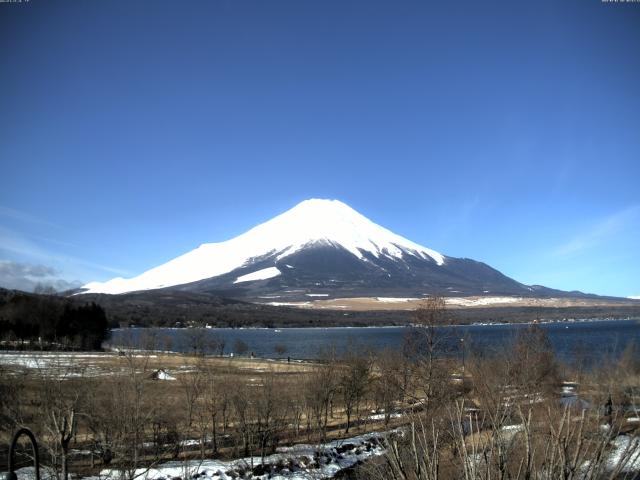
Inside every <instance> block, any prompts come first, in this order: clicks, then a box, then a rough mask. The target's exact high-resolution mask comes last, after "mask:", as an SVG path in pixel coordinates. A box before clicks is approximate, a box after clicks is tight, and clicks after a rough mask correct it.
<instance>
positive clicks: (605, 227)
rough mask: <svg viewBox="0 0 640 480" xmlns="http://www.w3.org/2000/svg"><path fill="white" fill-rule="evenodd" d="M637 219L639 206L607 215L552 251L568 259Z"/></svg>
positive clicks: (605, 239) (638, 217) (617, 232)
mask: <svg viewBox="0 0 640 480" xmlns="http://www.w3.org/2000/svg"><path fill="white" fill-rule="evenodd" d="M639 219H640V205H634V206H632V207H629V208H625V209H624V210H621V211H619V212H616V213H614V214H612V215H609V216H608V217H606V218H604V219H603V220H601V221H600V222H598V223H596V224H595V225H593V226H592V227H591V228H590V229H589V230H587V231H585V232H582V233H580V234H579V235H576V236H575V237H574V238H572V239H571V240H569V241H568V242H566V243H564V244H562V245H560V246H558V247H557V248H556V249H555V250H554V253H555V255H556V256H560V257H570V256H574V255H578V254H580V253H582V252H584V251H586V250H590V249H593V248H596V247H598V246H600V245H602V244H603V243H605V242H606V241H607V240H608V239H610V238H611V237H612V236H614V235H616V234H619V233H620V232H621V231H623V230H624V229H626V228H627V227H629V226H630V225H632V224H633V223H634V222H636V221H638V220H639Z"/></svg>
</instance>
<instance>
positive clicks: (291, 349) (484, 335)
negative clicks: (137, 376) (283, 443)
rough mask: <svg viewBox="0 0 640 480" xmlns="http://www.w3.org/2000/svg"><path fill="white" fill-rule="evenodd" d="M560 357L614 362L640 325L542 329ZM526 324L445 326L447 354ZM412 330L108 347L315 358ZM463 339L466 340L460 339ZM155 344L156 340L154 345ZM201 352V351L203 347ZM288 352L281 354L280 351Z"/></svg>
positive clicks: (392, 342) (260, 333)
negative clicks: (242, 347) (238, 350)
mask: <svg viewBox="0 0 640 480" xmlns="http://www.w3.org/2000/svg"><path fill="white" fill-rule="evenodd" d="M540 326H541V328H543V329H544V330H545V331H546V332H547V334H548V337H549V340H550V341H551V344H552V345H553V348H554V349H555V351H556V353H557V354H558V356H559V357H560V358H561V359H562V360H565V361H572V360H576V359H580V361H587V362H589V363H592V362H597V361H600V360H602V359H605V358H616V357H618V356H619V355H620V353H621V352H622V351H623V350H624V349H625V348H626V347H627V345H629V344H630V343H632V342H633V343H635V344H636V345H638V346H639V347H640V321H638V320H597V321H582V322H579V321H576V322H563V323H546V324H545V323H543V324H540ZM526 328H528V325H527V324H503V325H466V326H450V327H442V328H441V333H442V334H443V337H444V339H445V340H444V342H445V344H446V350H448V351H449V352H450V354H452V355H461V354H462V350H463V349H462V347H463V348H464V350H465V352H469V351H471V350H472V349H475V350H480V351H483V352H486V353H491V352H495V351H500V350H501V349H503V348H505V347H507V346H508V345H509V344H510V342H512V341H513V340H514V338H515V337H516V336H517V334H518V332H520V331H521V330H522V329H526ZM410 331H411V328H409V327H353V328H348V327H337V328H281V329H230V328H211V329H187V328H183V329H171V328H148V329H147V328H130V329H115V330H113V331H112V337H111V339H110V340H109V342H108V343H109V344H110V345H112V346H133V347H137V348H155V349H159V350H170V351H174V352H181V353H189V352H192V351H193V348H194V345H201V346H202V345H204V349H205V350H207V351H208V352H209V353H216V352H214V351H213V348H214V347H213V344H215V343H216V340H219V339H224V343H225V349H224V353H225V354H229V353H231V352H233V350H234V348H235V347H236V346H237V343H238V341H241V342H244V343H245V344H246V345H247V348H248V352H247V353H248V354H249V353H251V352H252V353H253V354H254V355H256V356H258V357H270V358H272V357H287V356H290V357H291V358H292V359H313V358H317V357H318V355H319V354H320V353H321V352H322V351H323V350H327V349H330V348H335V349H336V350H338V351H344V350H345V349H354V348H369V349H375V350H382V349H385V348H391V349H399V348H402V345H403V343H404V339H405V337H406V335H407V333H408V332H410ZM463 338H464V339H465V340H464V341H462V340H461V339H463ZM150 340H152V341H150ZM200 348H201V347H200ZM279 349H280V350H282V349H284V350H285V353H277V350H279Z"/></svg>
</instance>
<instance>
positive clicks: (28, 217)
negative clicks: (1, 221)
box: [0, 205, 62, 229]
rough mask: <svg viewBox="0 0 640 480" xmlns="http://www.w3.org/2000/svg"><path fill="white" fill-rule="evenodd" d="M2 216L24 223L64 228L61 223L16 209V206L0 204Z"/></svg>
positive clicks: (0, 215) (0, 214)
mask: <svg viewBox="0 0 640 480" xmlns="http://www.w3.org/2000/svg"><path fill="white" fill-rule="evenodd" d="M0 217H4V218H11V219H13V220H18V221H19V222H22V223H32V224H35V225H43V226H47V227H53V228H57V229H60V228H62V227H61V226H60V225H57V224H55V223H52V222H49V221H47V220H44V219H42V218H40V217H37V216H35V215H32V214H30V213H27V212H23V211H21V210H16V209H15V208H11V207H6V206H4V205H0Z"/></svg>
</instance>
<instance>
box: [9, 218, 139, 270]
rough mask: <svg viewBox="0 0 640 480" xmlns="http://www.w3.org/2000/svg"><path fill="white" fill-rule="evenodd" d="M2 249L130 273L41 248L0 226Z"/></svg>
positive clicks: (31, 256) (92, 267) (46, 259)
mask: <svg viewBox="0 0 640 480" xmlns="http://www.w3.org/2000/svg"><path fill="white" fill-rule="evenodd" d="M2 250H4V251H6V252H11V253H14V254H18V255H22V256H25V257H28V258H31V259H34V260H38V261H41V262H44V263H46V264H50V263H53V262H61V263H65V264H68V265H78V266H81V267H84V268H88V269H92V270H100V271H103V272H108V273H112V274H115V275H121V276H131V275H132V274H131V272H128V271H126V270H122V269H120V268H114V267H110V266H108V265H101V264H99V263H95V262H90V261H87V260H84V259H81V258H77V257H74V256H70V255H65V254H61V253H58V252H54V251H51V250H49V249H45V248H42V247H41V246H40V245H38V244H37V243H35V242H33V241H32V240H30V239H28V238H26V237H25V236H24V235H21V234H19V233H17V232H15V231H13V230H10V229H8V228H4V227H1V226H0V251H2Z"/></svg>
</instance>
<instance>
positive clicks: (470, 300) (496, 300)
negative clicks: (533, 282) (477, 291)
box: [445, 297, 522, 307]
mask: <svg viewBox="0 0 640 480" xmlns="http://www.w3.org/2000/svg"><path fill="white" fill-rule="evenodd" d="M520 300H522V298H521V297H451V298H445V302H446V303H447V304H448V305H460V306H464V307H474V306H477V305H495V304H500V303H516V302H519V301H520Z"/></svg>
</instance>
